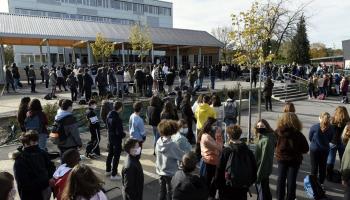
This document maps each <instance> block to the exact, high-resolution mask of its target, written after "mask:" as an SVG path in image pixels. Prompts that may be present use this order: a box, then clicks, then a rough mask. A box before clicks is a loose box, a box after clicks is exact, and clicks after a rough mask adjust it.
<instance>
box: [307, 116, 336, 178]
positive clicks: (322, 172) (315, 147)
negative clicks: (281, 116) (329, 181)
mask: <svg viewBox="0 0 350 200" xmlns="http://www.w3.org/2000/svg"><path fill="white" fill-rule="evenodd" d="M319 121H320V123H318V124H315V125H313V126H312V127H311V128H310V132H309V140H310V161H311V174H312V175H314V176H316V177H318V180H319V182H320V183H321V184H323V183H324V181H325V179H326V168H327V157H328V153H329V144H330V142H331V140H332V138H333V135H334V134H335V130H334V128H333V126H332V125H331V116H330V114H329V113H327V112H324V113H322V114H321V115H320V117H319Z"/></svg>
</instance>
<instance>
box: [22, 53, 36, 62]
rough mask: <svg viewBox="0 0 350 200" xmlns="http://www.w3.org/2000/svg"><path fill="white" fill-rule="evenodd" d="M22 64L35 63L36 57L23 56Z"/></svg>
mask: <svg viewBox="0 0 350 200" xmlns="http://www.w3.org/2000/svg"><path fill="white" fill-rule="evenodd" d="M21 63H28V64H32V63H34V56H33V55H21Z"/></svg>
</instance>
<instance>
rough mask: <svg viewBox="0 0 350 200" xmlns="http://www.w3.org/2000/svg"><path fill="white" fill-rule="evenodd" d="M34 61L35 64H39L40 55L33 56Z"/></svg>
mask: <svg viewBox="0 0 350 200" xmlns="http://www.w3.org/2000/svg"><path fill="white" fill-rule="evenodd" d="M34 59H35V62H36V63H40V55H35V57H34Z"/></svg>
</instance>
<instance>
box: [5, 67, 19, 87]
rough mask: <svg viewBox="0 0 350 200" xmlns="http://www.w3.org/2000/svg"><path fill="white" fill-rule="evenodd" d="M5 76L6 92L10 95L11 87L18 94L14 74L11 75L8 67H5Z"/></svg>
mask: <svg viewBox="0 0 350 200" xmlns="http://www.w3.org/2000/svg"><path fill="white" fill-rule="evenodd" d="M5 75H6V91H7V93H10V85H11V87H12V90H13V91H14V92H16V88H15V85H14V80H13V76H12V73H11V71H10V69H9V67H8V66H6V65H5Z"/></svg>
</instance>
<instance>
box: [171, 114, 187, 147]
mask: <svg viewBox="0 0 350 200" xmlns="http://www.w3.org/2000/svg"><path fill="white" fill-rule="evenodd" d="M177 123H178V126H179V131H177V133H176V134H175V135H173V136H171V139H172V140H173V141H174V142H175V143H176V144H177V145H178V146H179V148H180V149H181V150H182V151H183V152H185V153H188V152H190V151H191V150H192V146H191V144H190V143H189V142H188V139H187V138H186V136H187V134H188V126H187V123H186V121H185V120H183V119H181V120H179V121H178V122H177Z"/></svg>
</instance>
